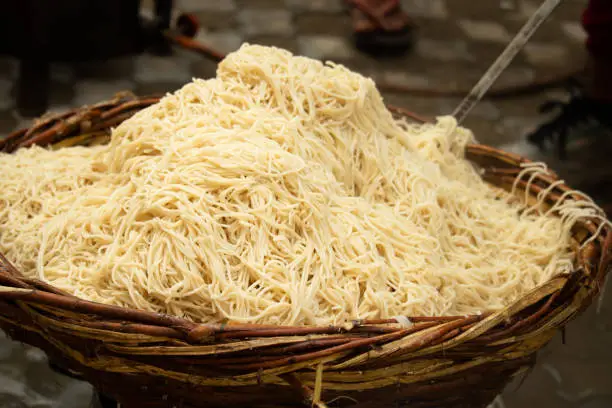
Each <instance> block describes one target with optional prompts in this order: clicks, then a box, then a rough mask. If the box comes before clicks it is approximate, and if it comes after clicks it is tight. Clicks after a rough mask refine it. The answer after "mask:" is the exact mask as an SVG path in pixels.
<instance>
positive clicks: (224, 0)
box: [176, 0, 236, 13]
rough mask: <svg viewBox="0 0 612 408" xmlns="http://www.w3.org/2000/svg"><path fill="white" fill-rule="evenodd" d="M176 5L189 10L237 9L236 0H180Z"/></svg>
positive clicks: (191, 11)
mask: <svg viewBox="0 0 612 408" xmlns="http://www.w3.org/2000/svg"><path fill="white" fill-rule="evenodd" d="M176 7H177V8H178V9H180V10H185V11H187V10H188V11H189V12H190V13H193V12H195V11H235V10H236V2H235V1H234V0H178V1H177V2H176Z"/></svg>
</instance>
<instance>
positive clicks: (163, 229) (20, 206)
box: [0, 45, 601, 325]
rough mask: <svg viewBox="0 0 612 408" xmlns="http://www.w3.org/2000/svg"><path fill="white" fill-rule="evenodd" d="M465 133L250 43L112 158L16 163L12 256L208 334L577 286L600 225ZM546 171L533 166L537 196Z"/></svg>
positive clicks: (0, 159)
mask: <svg viewBox="0 0 612 408" xmlns="http://www.w3.org/2000/svg"><path fill="white" fill-rule="evenodd" d="M471 140H472V136H471V133H470V132H469V131H467V130H465V129H463V128H459V127H458V126H457V124H456V122H455V121H454V119H453V118H451V117H442V118H439V119H438V121H437V123H436V124H432V125H414V124H408V123H406V122H405V121H402V120H400V121H397V120H394V119H393V118H392V116H391V114H390V112H389V111H388V110H387V109H386V108H385V106H384V103H383V100H382V98H381V96H380V94H379V92H378V91H377V90H376V87H375V85H374V83H373V82H372V80H370V79H368V78H365V77H363V76H361V75H359V74H356V73H354V72H351V71H349V70H347V69H346V68H344V67H342V66H338V65H333V64H327V65H324V64H322V63H320V62H318V61H314V60H311V59H307V58H304V57H296V56H293V55H291V54H290V53H289V52H287V51H284V50H280V49H276V48H269V47H261V46H250V45H244V46H243V47H242V48H241V49H240V50H239V51H237V52H235V53H233V54H230V55H229V56H228V57H227V58H226V59H225V60H224V61H223V62H222V63H221V64H220V65H219V68H218V72H217V77H216V78H214V79H210V80H206V81H204V80H199V79H196V80H194V81H193V82H191V83H189V84H187V85H185V86H184V87H183V88H182V89H181V90H179V91H177V92H175V93H173V94H170V95H167V96H166V97H164V98H163V99H162V100H161V101H160V102H159V103H158V104H156V105H153V106H151V107H149V108H147V109H144V110H142V111H141V112H139V113H137V114H136V115H135V116H133V117H132V118H131V119H128V120H126V121H125V122H124V123H123V124H121V125H120V126H119V127H117V128H116V129H114V131H113V133H112V138H111V142H110V143H109V144H108V145H106V146H101V147H95V148H83V147H68V148H63V149H60V150H58V151H49V150H45V149H42V148H39V147H33V148H29V149H21V150H19V151H17V152H16V153H15V154H12V155H1V156H0V174H2V177H0V190H1V191H2V198H1V199H0V251H1V252H2V253H4V254H5V255H6V256H7V257H8V258H9V259H10V260H11V261H12V262H14V263H15V264H16V265H17V266H18V267H19V268H20V269H21V270H23V271H24V273H25V274H26V275H28V276H33V277H39V278H41V279H44V280H45V281H47V282H50V283H52V284H53V285H56V286H57V287H59V288H61V289H64V290H67V291H69V292H72V293H74V294H75V295H77V296H80V297H82V298H85V299H89V300H93V301H97V302H102V303H107V304H115V305H120V306H125V307H132V308H138V309H144V310H151V311H156V312H163V313H170V314H173V315H177V316H184V317H186V318H188V319H192V320H194V321H198V322H219V321H223V320H230V321H235V322H254V323H272V324H299V325H304V324H319V325H321V324H341V323H343V322H346V321H347V320H351V319H356V318H359V319H364V318H379V317H391V316H404V315H448V314H467V313H479V312H482V311H483V310H490V309H499V308H502V307H504V306H505V305H507V304H508V303H510V302H512V301H513V300H515V299H517V298H518V297H520V296H521V295H522V294H524V293H525V292H526V291H528V290H530V289H532V288H534V287H536V286H537V285H540V284H542V283H544V282H545V281H547V280H548V279H550V278H551V277H552V276H554V275H556V274H558V273H562V272H569V271H570V270H571V269H572V264H573V257H572V254H571V251H570V250H569V245H570V228H571V227H572V225H573V224H574V223H575V222H577V221H578V220H580V219H584V218H585V217H587V218H588V217H593V216H601V214H600V213H599V212H598V209H597V208H596V207H595V206H594V205H593V204H592V203H591V204H589V205H576V203H575V202H574V201H571V200H569V199H568V198H567V197H565V196H564V199H563V200H562V202H560V203H559V204H557V205H556V206H555V209H554V210H555V211H558V212H559V213H560V214H561V217H555V216H553V215H552V212H550V211H549V212H546V213H545V212H544V210H542V209H541V207H542V205H541V204H542V203H543V201H544V200H545V198H546V196H547V195H548V194H549V193H550V191H551V189H549V190H546V191H545V192H543V193H542V194H540V195H539V196H538V201H539V202H538V203H537V204H536V205H535V206H533V207H532V208H531V209H529V210H528V211H524V210H526V207H525V206H524V205H523V204H521V203H519V202H517V200H515V201H512V200H510V197H511V196H510V194H508V193H505V192H501V191H500V190H499V189H496V188H492V187H490V186H488V185H487V184H486V183H485V182H484V181H483V180H482V179H481V177H480V176H479V173H478V171H477V170H476V169H475V168H474V167H473V166H472V165H471V164H470V163H469V162H468V161H467V160H465V158H464V155H463V152H464V148H465V146H466V144H467V143H468V142H470V141H471ZM543 173H545V168H544V167H542V166H541V165H532V166H529V167H526V168H525V170H524V174H521V178H527V179H528V183H529V184H531V183H533V182H534V181H535V180H536V179H537V176H538V175H539V174H543Z"/></svg>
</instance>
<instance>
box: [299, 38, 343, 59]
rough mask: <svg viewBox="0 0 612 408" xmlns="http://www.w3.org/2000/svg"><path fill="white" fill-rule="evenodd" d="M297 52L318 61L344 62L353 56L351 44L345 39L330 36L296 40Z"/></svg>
mask: <svg viewBox="0 0 612 408" xmlns="http://www.w3.org/2000/svg"><path fill="white" fill-rule="evenodd" d="M298 52H299V53H300V54H301V55H305V56H307V57H311V58H316V59H320V60H324V59H335V60H345V59H349V58H351V57H352V56H353V55H354V54H355V50H354V48H353V47H352V44H351V43H350V42H349V41H348V40H347V39H345V38H342V37H335V36H331V35H309V36H301V37H299V38H298Z"/></svg>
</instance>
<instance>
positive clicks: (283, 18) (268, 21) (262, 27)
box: [238, 9, 294, 37]
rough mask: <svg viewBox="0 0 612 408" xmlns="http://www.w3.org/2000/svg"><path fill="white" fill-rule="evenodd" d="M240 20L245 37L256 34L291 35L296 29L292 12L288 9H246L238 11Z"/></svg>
mask: <svg viewBox="0 0 612 408" xmlns="http://www.w3.org/2000/svg"><path fill="white" fill-rule="evenodd" d="M238 21H239V22H240V26H241V30H242V32H243V33H244V35H245V37H253V36H256V35H275V36H281V37H289V36H291V34H293V30H294V26H293V24H292V14H291V13H290V12H289V11H288V10H277V9H271V10H259V9H244V10H241V11H240V12H239V13H238Z"/></svg>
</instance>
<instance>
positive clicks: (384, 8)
mask: <svg viewBox="0 0 612 408" xmlns="http://www.w3.org/2000/svg"><path fill="white" fill-rule="evenodd" d="M346 2H347V3H348V5H349V6H350V7H351V18H352V20H353V31H354V38H355V45H356V47H357V49H359V50H360V51H362V52H365V53H368V54H374V55H381V54H394V55H397V54H403V53H405V52H406V51H408V50H409V49H410V48H411V47H412V45H413V44H414V32H415V29H416V25H415V24H414V22H413V21H412V19H411V18H410V17H409V16H408V15H407V14H406V13H404V11H403V10H402V9H401V7H400V3H399V0H346Z"/></svg>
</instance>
